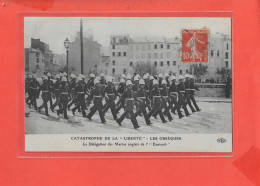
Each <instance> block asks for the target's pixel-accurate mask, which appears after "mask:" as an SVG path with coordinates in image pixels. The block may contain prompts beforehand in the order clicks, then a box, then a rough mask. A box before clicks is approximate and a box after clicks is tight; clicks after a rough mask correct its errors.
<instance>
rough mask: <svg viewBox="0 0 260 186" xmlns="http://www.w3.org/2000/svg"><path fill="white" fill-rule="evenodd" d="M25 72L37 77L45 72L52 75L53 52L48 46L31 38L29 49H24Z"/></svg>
mask: <svg viewBox="0 0 260 186" xmlns="http://www.w3.org/2000/svg"><path fill="white" fill-rule="evenodd" d="M25 71H26V72H28V73H36V74H37V75H42V74H43V73H44V72H46V71H48V72H50V73H52V74H53V73H54V66H53V52H52V51H51V50H50V49H49V45H48V44H46V43H44V42H41V41H40V39H33V38H31V47H30V48H26V49H25Z"/></svg>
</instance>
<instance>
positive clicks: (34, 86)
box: [29, 74, 40, 110]
mask: <svg viewBox="0 0 260 186" xmlns="http://www.w3.org/2000/svg"><path fill="white" fill-rule="evenodd" d="M39 88H40V84H39V82H38V81H37V80H36V75H35V74H33V75H32V80H31V81H30V83H29V89H30V92H31V98H30V102H29V107H30V105H31V104H32V105H33V106H34V109H35V110H37V101H36V100H37V98H38V96H39V94H38V90H39Z"/></svg>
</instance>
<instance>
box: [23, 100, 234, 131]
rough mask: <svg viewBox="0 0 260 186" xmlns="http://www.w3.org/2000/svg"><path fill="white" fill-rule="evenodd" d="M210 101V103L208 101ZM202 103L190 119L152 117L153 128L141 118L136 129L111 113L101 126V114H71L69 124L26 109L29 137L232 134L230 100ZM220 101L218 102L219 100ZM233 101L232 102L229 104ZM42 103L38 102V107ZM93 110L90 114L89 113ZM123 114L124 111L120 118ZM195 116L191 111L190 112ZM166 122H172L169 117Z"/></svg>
mask: <svg viewBox="0 0 260 186" xmlns="http://www.w3.org/2000/svg"><path fill="white" fill-rule="evenodd" d="M206 100H207V99H206ZM206 100H205V99H204V101H203V99H201V98H199V99H198V105H199V107H200V108H201V109H202V110H201V111H200V112H195V113H192V115H191V116H189V117H184V118H182V119H179V118H178V116H177V115H174V114H172V116H173V118H174V120H173V121H171V122H167V123H165V124H164V123H162V122H161V120H160V117H159V116H157V119H155V118H154V117H151V122H152V123H153V124H152V125H151V126H148V125H146V124H145V120H144V118H143V117H140V116H138V117H137V120H138V123H139V125H140V126H141V127H140V128H139V129H134V128H133V125H132V123H131V121H130V119H125V120H124V121H123V122H122V126H121V127H120V126H119V125H118V124H117V123H116V122H115V121H114V120H113V117H112V114H111V112H110V110H109V111H108V112H107V113H106V116H105V118H106V120H107V123H106V124H103V123H101V122H100V118H99V115H98V113H96V114H95V115H94V116H93V117H92V121H89V120H88V119H87V118H83V117H82V114H81V113H78V112H75V114H76V115H75V116H73V115H72V112H71V111H68V116H69V118H70V119H69V120H66V119H64V118H63V117H62V116H60V117H59V116H57V114H56V113H53V112H51V111H49V114H50V116H45V115H44V114H43V113H44V109H42V112H41V113H42V114H40V113H38V112H37V111H34V110H33V109H29V108H28V106H27V105H26V108H25V111H26V113H27V114H26V117H25V133H26V134H166V133H171V134H190V133H193V134H196V133H204V134H214V133H215V134H216V133H231V132H232V114H231V110H232V104H231V100H230V99H226V101H223V100H222V101H221V102H220V101H212V100H214V99H210V100H211V101H206ZM215 100H217V99H215ZM228 100H230V101H228ZM39 104H40V101H38V105H39ZM88 112H89V110H87V113H88ZM122 112H123V109H122V110H121V111H120V113H119V114H118V116H120V115H121V114H122ZM189 112H190V113H191V111H190V110H189ZM165 118H166V120H167V119H168V118H167V117H165Z"/></svg>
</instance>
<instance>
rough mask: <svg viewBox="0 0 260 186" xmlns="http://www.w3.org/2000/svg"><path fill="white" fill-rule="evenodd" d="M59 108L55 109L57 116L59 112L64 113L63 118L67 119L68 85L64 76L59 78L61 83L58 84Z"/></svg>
mask: <svg viewBox="0 0 260 186" xmlns="http://www.w3.org/2000/svg"><path fill="white" fill-rule="evenodd" d="M59 90H60V103H61V104H60V105H61V106H60V108H59V110H57V115H58V116H59V115H60V114H63V115H64V118H65V119H69V118H68V115H67V105H68V100H69V92H68V90H69V86H68V81H67V78H66V77H65V76H63V77H62V78H61V85H60V88H59Z"/></svg>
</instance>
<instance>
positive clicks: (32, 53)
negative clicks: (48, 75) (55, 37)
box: [24, 47, 45, 76]
mask: <svg viewBox="0 0 260 186" xmlns="http://www.w3.org/2000/svg"><path fill="white" fill-rule="evenodd" d="M24 54H25V72H27V73H30V74H32V73H35V74H36V75H38V76H40V75H42V74H43V73H44V72H45V60H44V53H43V52H42V51H41V50H38V49H34V48H31V47H30V48H26V49H25V50H24Z"/></svg>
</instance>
